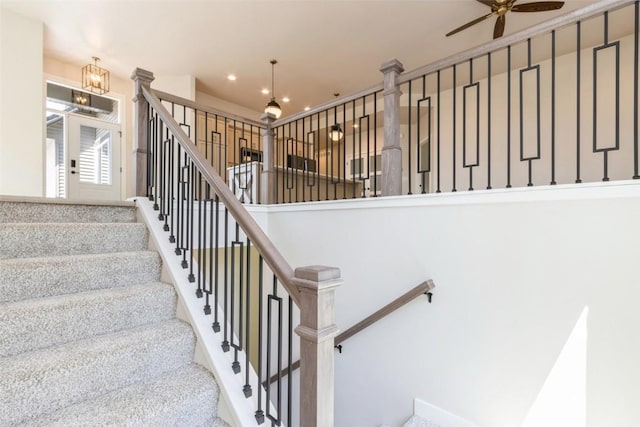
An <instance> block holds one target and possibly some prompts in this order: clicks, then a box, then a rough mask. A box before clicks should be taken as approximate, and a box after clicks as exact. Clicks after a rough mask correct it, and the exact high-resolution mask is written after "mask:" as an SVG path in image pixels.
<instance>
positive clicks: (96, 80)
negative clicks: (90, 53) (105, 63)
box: [82, 56, 110, 95]
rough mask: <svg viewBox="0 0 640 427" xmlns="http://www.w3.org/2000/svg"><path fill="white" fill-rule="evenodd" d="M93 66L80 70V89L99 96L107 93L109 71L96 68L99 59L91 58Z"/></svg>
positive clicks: (88, 65)
mask: <svg viewBox="0 0 640 427" xmlns="http://www.w3.org/2000/svg"><path fill="white" fill-rule="evenodd" d="M92 59H93V64H87V65H85V66H84V67H83V68H82V88H83V89H85V90H88V91H90V92H93V93H97V94H99V95H103V94H105V93H107V92H109V84H110V82H109V71H107V70H106V69H104V68H101V67H98V61H99V60H100V58H98V57H95V56H94V57H93V58H92Z"/></svg>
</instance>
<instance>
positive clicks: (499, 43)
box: [398, 0, 635, 84]
mask: <svg viewBox="0 0 640 427" xmlns="http://www.w3.org/2000/svg"><path fill="white" fill-rule="evenodd" d="M634 1H635V0H600V1H599V2H596V3H593V4H590V5H588V6H585V7H583V8H580V9H576V10H574V11H572V12H569V13H567V14H566V15H560V16H558V17H556V18H552V19H549V20H547V21H544V22H542V23H540V24H537V25H533V26H531V27H529V28H525V29H524V30H522V31H518V32H517V33H513V34H510V35H507V36H504V37H500V38H498V39H495V40H493V41H490V42H489V43H485V44H483V45H481V46H479V47H476V48H472V49H468V50H466V51H464V52H460V53H458V54H455V55H452V56H449V57H448V58H444V59H442V60H439V61H436V62H432V63H431V64H428V65H424V66H422V67H418V68H416V69H414V70H411V71H408V72H406V73H404V74H401V75H400V77H399V78H398V83H399V84H402V83H405V82H408V81H410V80H413V79H415V78H417V77H422V76H424V75H426V74H431V73H433V72H436V71H438V70H442V69H445V68H449V67H451V66H453V65H454V64H459V63H461V62H464V61H467V60H469V59H471V58H477V57H479V56H483V55H486V54H487V53H489V52H495V51H497V50H500V49H504V48H506V47H507V46H509V45H513V44H514V43H518V42H521V41H525V40H527V39H529V38H534V37H536V36H539V35H542V34H546V33H549V32H551V30H557V29H558V28H562V27H564V26H566V25H570V24H574V23H576V22H578V21H581V20H584V19H587V18H590V17H592V16H595V15H598V14H600V13H604V12H606V11H611V10H615V9H618V8H621V7H624V6H627V5H629V4H632V3H633V2H634Z"/></svg>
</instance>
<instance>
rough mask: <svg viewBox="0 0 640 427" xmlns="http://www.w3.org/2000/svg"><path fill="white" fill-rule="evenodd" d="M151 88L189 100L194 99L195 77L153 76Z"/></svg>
mask: <svg viewBox="0 0 640 427" xmlns="http://www.w3.org/2000/svg"><path fill="white" fill-rule="evenodd" d="M151 88H153V89H156V90H160V91H162V92H167V93H170V94H172V95H176V96H180V97H182V98H186V99H188V100H191V101H194V100H195V99H196V78H195V77H193V76H191V75H184V76H155V79H154V80H153V82H151Z"/></svg>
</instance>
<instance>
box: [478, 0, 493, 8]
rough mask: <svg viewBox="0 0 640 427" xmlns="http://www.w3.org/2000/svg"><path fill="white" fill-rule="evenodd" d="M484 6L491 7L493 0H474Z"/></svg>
mask: <svg viewBox="0 0 640 427" xmlns="http://www.w3.org/2000/svg"><path fill="white" fill-rule="evenodd" d="M476 1H478V2H480V3H482V4H484V5H487V6H489V7H491V6H493V0H476Z"/></svg>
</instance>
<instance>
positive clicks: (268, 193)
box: [260, 114, 276, 205]
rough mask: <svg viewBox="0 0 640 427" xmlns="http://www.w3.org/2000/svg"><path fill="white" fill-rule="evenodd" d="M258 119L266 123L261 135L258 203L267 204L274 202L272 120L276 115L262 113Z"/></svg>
mask: <svg viewBox="0 0 640 427" xmlns="http://www.w3.org/2000/svg"><path fill="white" fill-rule="evenodd" d="M260 119H261V120H262V121H263V122H264V123H265V124H266V125H267V128H266V129H265V131H264V134H263V135H262V138H263V144H262V185H261V186H260V189H261V194H260V203H262V204H267V205H268V204H273V203H275V202H276V193H275V190H276V188H275V179H276V176H275V174H276V170H275V142H274V133H273V122H274V121H275V119H276V116H274V115H273V114H263V115H262V116H261V117H260Z"/></svg>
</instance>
